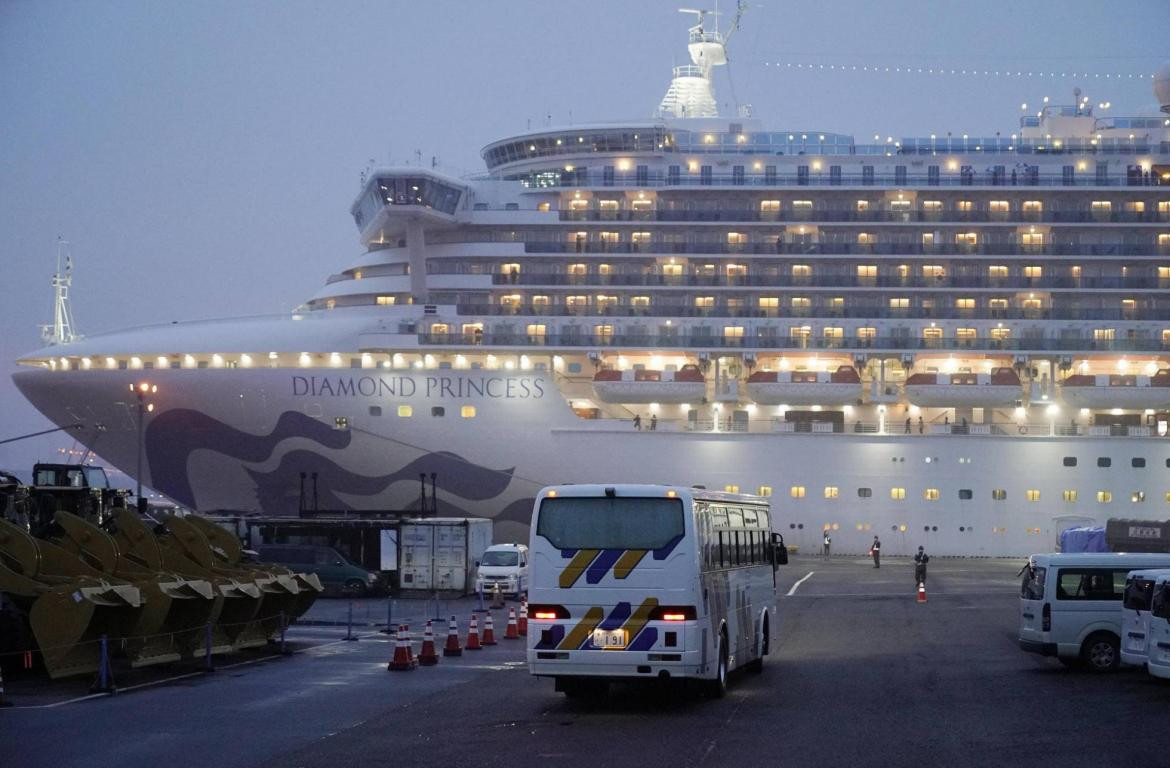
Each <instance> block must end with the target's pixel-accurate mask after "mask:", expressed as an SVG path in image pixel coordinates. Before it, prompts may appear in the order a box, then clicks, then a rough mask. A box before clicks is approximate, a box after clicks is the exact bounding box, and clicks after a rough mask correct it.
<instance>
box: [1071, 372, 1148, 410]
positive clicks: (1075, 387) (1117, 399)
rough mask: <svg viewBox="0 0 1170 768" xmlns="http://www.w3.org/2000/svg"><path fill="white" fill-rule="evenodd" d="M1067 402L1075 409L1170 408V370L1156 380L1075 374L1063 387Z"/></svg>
mask: <svg viewBox="0 0 1170 768" xmlns="http://www.w3.org/2000/svg"><path fill="white" fill-rule="evenodd" d="M1060 391H1061V394H1062V395H1063V397H1064V402H1065V403H1066V404H1067V405H1069V406H1070V407H1073V408H1142V409H1145V408H1166V407H1170V368H1162V369H1160V370H1159V371H1158V372H1157V373H1156V374H1154V375H1153V376H1129V375H1118V374H1097V375H1093V374H1074V375H1072V376H1069V377H1068V378H1066V379H1065V380H1064V382H1063V383H1062V384H1061V385H1060Z"/></svg>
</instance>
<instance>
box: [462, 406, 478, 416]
mask: <svg viewBox="0 0 1170 768" xmlns="http://www.w3.org/2000/svg"><path fill="white" fill-rule="evenodd" d="M459 415H460V416H462V417H463V418H465V419H474V418H475V406H474V405H464V406H462V407H461V408H460V409H459Z"/></svg>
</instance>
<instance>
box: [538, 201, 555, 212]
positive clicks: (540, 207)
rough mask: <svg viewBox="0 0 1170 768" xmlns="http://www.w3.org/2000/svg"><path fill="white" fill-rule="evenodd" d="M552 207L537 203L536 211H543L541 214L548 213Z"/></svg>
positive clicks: (547, 204)
mask: <svg viewBox="0 0 1170 768" xmlns="http://www.w3.org/2000/svg"><path fill="white" fill-rule="evenodd" d="M551 207H552V206H551V205H550V204H549V203H537V204H536V210H538V211H541V212H547V211H548V210H549V209H550V208H551Z"/></svg>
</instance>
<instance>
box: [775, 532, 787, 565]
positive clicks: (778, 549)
mask: <svg viewBox="0 0 1170 768" xmlns="http://www.w3.org/2000/svg"><path fill="white" fill-rule="evenodd" d="M781 565H788V547H786V546H784V536H783V534H779V533H773V534H772V567H773V568H775V567H777V566H781Z"/></svg>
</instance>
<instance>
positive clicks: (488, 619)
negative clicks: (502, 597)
mask: <svg viewBox="0 0 1170 768" xmlns="http://www.w3.org/2000/svg"><path fill="white" fill-rule="evenodd" d="M482 642H483V644H484V645H495V644H496V629H495V624H494V623H493V622H492V614H491V612H490V611H489V612H488V613H487V615H485V616H484V617H483V641H482Z"/></svg>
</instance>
